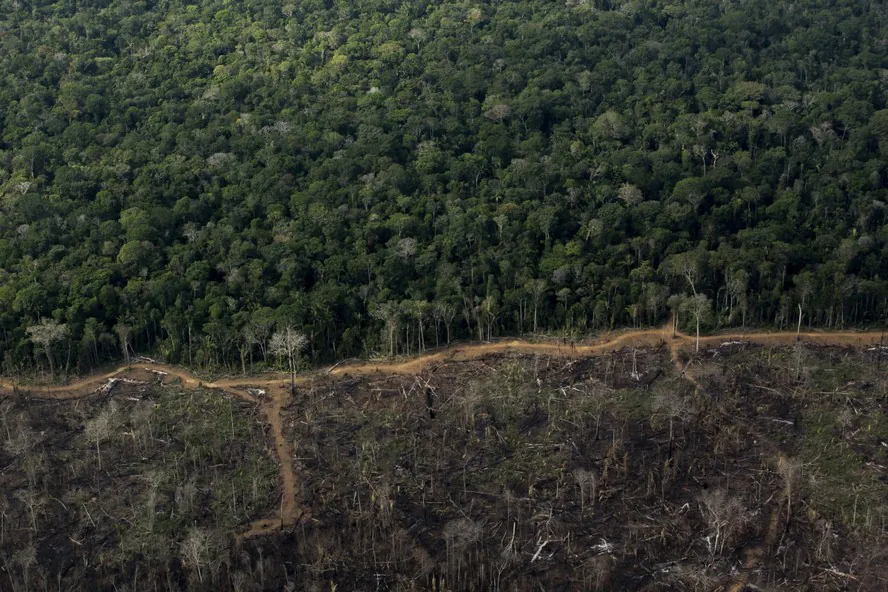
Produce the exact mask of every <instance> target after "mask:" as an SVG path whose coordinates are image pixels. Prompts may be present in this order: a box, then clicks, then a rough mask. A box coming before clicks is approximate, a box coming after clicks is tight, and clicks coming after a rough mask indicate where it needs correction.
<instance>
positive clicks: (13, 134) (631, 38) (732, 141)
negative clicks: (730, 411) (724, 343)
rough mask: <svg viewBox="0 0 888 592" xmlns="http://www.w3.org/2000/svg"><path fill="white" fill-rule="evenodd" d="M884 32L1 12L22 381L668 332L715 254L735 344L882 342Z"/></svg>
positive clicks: (743, 13)
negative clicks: (850, 336) (516, 337)
mask: <svg viewBox="0 0 888 592" xmlns="http://www.w3.org/2000/svg"><path fill="white" fill-rule="evenodd" d="M885 10H886V9H885V6H884V4H883V3H878V2H856V1H855V2H852V1H850V0H839V1H838V2H825V1H824V0H803V1H801V2H796V3H795V4H793V5H792V7H791V8H786V7H784V6H782V5H781V4H780V3H775V2H766V1H765V0H748V1H746V2H720V3H711V2H701V1H696V0H694V1H689V2H680V3H663V2H658V1H651V2H629V1H624V0H619V1H594V2H586V1H569V2H544V1H542V0H525V1H523V2H508V3H503V2H493V3H484V4H474V3H471V2H447V3H443V4H441V3H434V2H428V1H426V0H412V1H410V2H404V1H396V0H392V1H387V0H373V1H367V2H353V3H330V2H318V1H316V0H309V1H306V2H300V3H294V4H286V5H282V4H281V3H279V2H271V1H270V0H249V1H246V2H242V3H239V4H238V6H237V9H235V8H233V7H232V6H231V5H229V4H228V3H226V2H222V1H221V0H201V1H199V2H191V3H186V2H178V1H177V2H164V3H157V2H154V1H152V0H149V1H137V2H131V1H123V0H105V1H100V2H81V3H48V2H37V3H34V2H29V3H21V2H4V3H3V10H0V76H2V82H0V329H2V339H0V352H2V359H3V360H4V370H5V371H6V372H14V371H17V370H20V369H21V368H22V367H24V366H31V365H33V364H35V363H38V364H41V365H43V364H48V365H49V366H50V367H51V368H55V367H59V368H64V370H65V371H67V372H72V371H75V370H81V371H82V370H86V369H89V368H90V367H93V366H95V365H98V364H100V363H102V362H103V361H105V360H108V359H111V358H122V357H124V353H125V352H124V348H126V347H128V346H127V345H125V344H124V343H123V342H122V341H121V340H120V339H119V338H118V336H117V335H116V333H115V332H114V327H115V326H117V325H118V324H119V323H121V322H124V323H125V324H126V325H127V326H129V327H130V328H131V335H130V341H129V342H128V343H129V347H131V348H132V349H133V350H134V351H143V352H144V351H156V352H159V353H161V354H162V355H163V356H164V357H166V358H168V359H169V360H170V361H175V362H187V363H189V364H200V365H230V366H240V367H241V368H243V369H245V368H246V364H247V362H248V361H249V362H250V363H251V364H253V363H254V362H255V363H264V362H265V361H266V359H267V358H268V356H267V340H268V337H265V338H264V341H262V338H254V339H252V340H248V339H247V338H246V337H245V335H247V334H248V333H249V331H247V329H248V328H249V327H251V326H252V324H254V323H257V322H258V323H264V322H266V321H267V320H268V319H271V321H272V323H274V322H277V323H278V324H279V325H280V326H289V325H293V326H296V327H299V328H300V330H301V331H303V332H304V333H305V334H306V336H307V337H308V338H309V344H308V353H309V356H310V357H311V358H314V359H317V358H332V357H342V356H348V355H355V354H361V353H365V352H371V351H389V352H392V353H398V352H405V353H409V352H411V351H415V350H416V349H421V348H423V347H426V346H428V345H431V343H432V342H433V341H434V342H435V343H440V342H443V341H445V340H449V339H451V338H456V337H480V338H489V337H491V336H494V335H498V334H506V333H511V334H514V333H520V332H522V331H530V330H534V331H541V330H546V331H567V332H570V331H584V330H590V329H600V328H608V327H614V326H617V325H628V324H639V323H655V322H661V321H662V320H664V319H665V316H666V315H667V314H668V311H669V309H670V306H671V305H668V304H667V301H668V297H669V295H670V294H675V295H684V294H690V293H691V290H690V289H689V288H690V286H689V285H688V282H687V281H686V280H685V279H684V278H683V277H681V276H680V275H675V274H672V273H670V271H669V269H668V267H669V266H668V265H664V262H666V261H668V260H669V258H670V257H671V256H673V255H676V254H680V253H690V252H693V253H695V254H699V255H700V266H699V267H700V269H699V277H698V279H697V283H698V285H696V286H695V291H698V292H701V293H704V294H706V295H707V296H708V297H709V298H710V299H711V300H712V307H713V313H714V319H713V321H712V322H713V323H716V324H720V325H739V324H749V323H754V324H773V325H777V326H787V325H790V324H793V323H794V322H795V320H796V316H797V314H798V305H802V309H803V310H802V316H803V318H804V320H805V322H806V323H807V324H815V325H820V326H830V327H831V326H836V325H842V324H852V323H853V324H859V323H873V322H876V321H879V320H881V319H883V318H884V316H885V313H886V301H888V300H886V297H888V285H886V283H885V279H884V278H885V277H888V268H886V265H888V263H886V262H888V256H886V255H888V252H886V240H888V235H886V232H885V228H886V226H885V215H886V203H888V196H886V189H885V184H886V181H888V172H886V168H885V159H884V156H885V154H886V152H885V146H886V143H888V136H886V134H888V131H886V130H888V117H886V106H888V105H886V94H885V90H884V89H885V72H886V68H888V53H886V46H885V44H884V43H882V42H881V41H880V40H881V39H883V38H884V32H883V30H882V29H883V23H884V22H885V18H886V13H885ZM796 278H803V279H802V280H801V281H797V280H796ZM672 308H673V309H674V310H679V309H680V307H679V306H678V305H677V304H676V306H672ZM382 309H385V310H390V311H391V314H390V315H389V316H387V317H386V316H385V315H383V317H384V318H381V317H380V315H378V314H375V311H377V310H382ZM437 311H449V312H448V313H447V314H439V312H437ZM42 319H52V320H54V321H55V322H57V323H60V324H64V325H66V326H67V327H68V328H69V333H68V339H67V340H64V341H59V342H57V343H54V344H53V346H52V347H51V348H43V347H37V346H36V345H35V344H34V343H33V342H32V341H30V340H29V339H28V334H27V332H26V331H27V328H28V327H31V326H34V325H37V324H38V323H40V322H42V321H41V320H42ZM682 322H683V323H685V324H688V323H690V322H691V319H689V318H685V319H682ZM254 337H255V335H254Z"/></svg>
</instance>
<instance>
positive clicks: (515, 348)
mask: <svg viewBox="0 0 888 592" xmlns="http://www.w3.org/2000/svg"><path fill="white" fill-rule="evenodd" d="M671 327H672V324H671V322H670V323H668V324H667V325H666V326H664V327H661V328H654V329H639V330H631V331H624V332H621V333H618V334H614V335H605V336H603V337H602V338H601V339H600V340H598V341H597V342H595V343H588V344H586V343H584V344H574V343H567V342H561V343H555V342H551V341H549V342H531V341H526V340H523V339H512V340H503V341H496V342H492V343H467V344H460V345H455V346H452V347H449V348H446V349H442V350H439V351H435V352H432V353H428V354H423V355H420V356H417V357H415V358H411V359H409V360H406V361H402V362H391V363H375V362H358V363H354V364H343V365H337V366H333V367H332V368H330V369H328V370H323V371H321V373H322V374H325V375H328V376H334V377H336V376H346V375H347V376H361V375H367V374H376V373H382V374H402V375H411V374H416V373H418V372H421V371H422V370H424V369H426V368H428V367H429V366H430V365H433V364H436V363H441V362H459V361H467V360H473V359H478V358H480V357H483V356H485V355H489V354H503V353H513V352H514V353H528V354H546V355H552V356H559V357H583V356H592V355H598V354H602V353H607V352H612V351H616V350H619V349H621V348H625V347H641V346H656V345H660V344H663V343H668V344H669V349H670V352H671V358H672V361H673V363H674V364H675V366H676V368H677V369H678V371H679V372H680V373H681V374H682V375H683V376H685V377H686V378H687V379H688V380H690V381H691V382H692V383H693V384H694V385H695V386H697V387H698V388H699V385H697V382H696V381H695V380H694V379H693V377H692V376H690V375H689V374H688V373H687V372H686V368H684V367H683V366H682V364H681V361H680V359H679V351H680V350H681V349H682V348H688V347H693V346H694V345H695V341H696V339H695V337H693V336H690V335H686V334H684V333H678V332H676V333H674V334H673V332H672V328H671ZM882 337H883V333H882V332H879V331H870V332H856V331H842V332H807V333H800V334H798V335H797V334H796V333H792V332H782V333H770V332H749V333H727V334H720V335H708V336H705V337H700V345H701V346H706V345H713V344H719V343H724V342H727V341H742V342H747V343H755V344H761V345H779V344H792V343H796V342H797V341H798V340H801V341H802V342H803V343H816V344H820V345H836V346H858V347H859V346H864V345H873V344H878V343H881V341H882ZM133 371H145V372H150V373H153V374H155V375H157V376H159V377H160V378H161V380H162V381H163V382H167V381H168V379H170V378H172V379H178V380H180V381H181V383H182V386H184V387H185V388H190V389H194V388H207V389H215V390H220V391H224V392H225V393H227V394H229V395H232V396H235V397H238V398H240V399H243V400H245V401H247V402H250V403H254V404H257V405H259V406H260V409H261V410H262V413H263V415H264V416H265V418H266V421H267V422H268V424H269V426H270V428H271V435H272V439H273V443H274V444H273V445H274V449H275V454H276V456H277V458H278V461H279V464H280V479H281V507H280V512H279V513H278V515H276V516H271V517H267V518H263V519H261V520H257V521H255V522H252V523H251V524H249V525H247V526H246V527H245V529H244V531H243V533H242V536H244V537H255V536H263V535H268V534H272V533H275V532H278V531H280V530H281V529H285V528H288V527H292V526H293V525H295V524H296V523H297V522H298V521H300V520H303V519H305V518H306V517H308V514H307V513H306V511H305V510H304V509H303V508H300V507H299V504H298V503H297V493H296V472H295V469H294V468H293V448H292V446H291V445H290V443H289V442H288V441H287V439H286V438H285V437H284V430H283V425H282V420H281V411H282V409H283V408H284V407H285V406H286V404H287V402H288V401H289V399H290V396H291V393H290V391H289V384H290V379H289V377H285V376H281V375H279V374H278V375H266V376H256V377H240V378H230V379H224V380H218V381H216V382H204V381H202V380H201V379H199V378H198V377H196V376H194V375H193V374H191V373H189V372H188V371H187V370H185V369H183V368H180V367H177V366H171V365H167V364H161V363H158V362H155V361H153V360H145V359H140V360H137V361H136V362H133V363H130V364H127V365H123V366H120V367H119V368H117V369H115V370H113V371H111V372H107V373H104V374H97V375H92V376H88V377H85V378H82V379H79V380H76V381H74V382H70V383H68V384H51V385H36V384H35V385H32V384H19V383H14V382H13V381H10V380H0V396H8V395H9V394H11V393H12V392H13V391H18V392H20V393H25V394H28V395H32V396H34V395H36V396H39V397H41V398H53V399H77V398H80V397H85V396H88V395H91V394H93V393H95V392H97V391H99V390H101V389H102V388H103V387H104V386H105V385H106V384H108V382H109V381H110V380H112V379H114V378H120V377H123V376H124V375H126V374H128V373H131V372H133ZM316 376H317V373H316V372H312V373H307V374H301V375H299V376H297V377H296V384H297V385H303V384H306V383H308V382H309V381H310V380H312V378H314V377H316ZM248 388H249V389H252V390H247V389H248ZM255 389H260V391H257V390H255ZM261 391H264V393H261ZM252 393H260V394H258V395H254V394H252Z"/></svg>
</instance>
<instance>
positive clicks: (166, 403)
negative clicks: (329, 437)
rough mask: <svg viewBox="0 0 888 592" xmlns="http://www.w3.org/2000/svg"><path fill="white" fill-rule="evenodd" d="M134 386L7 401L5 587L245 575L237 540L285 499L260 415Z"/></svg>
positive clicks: (108, 585)
mask: <svg viewBox="0 0 888 592" xmlns="http://www.w3.org/2000/svg"><path fill="white" fill-rule="evenodd" d="M141 379H145V380H141ZM128 380H133V381H134V382H123V381H121V382H119V383H117V384H114V385H113V388H112V389H110V391H109V392H107V393H106V392H103V391H102V390H99V391H98V392H96V393H95V394H93V395H90V396H88V397H85V398H81V399H77V400H59V399H39V398H37V399H35V398H25V397H18V398H12V399H6V400H3V401H0V420H2V429H3V440H4V446H3V448H2V450H0V466H2V467H3V470H2V471H0V491H2V495H0V510H2V514H0V518H2V527H0V559H2V567H3V573H2V574H0V589H3V590H19V591H30V590H44V589H49V588H46V587H47V586H49V587H50V588H52V589H55V588H56V586H60V588H59V589H65V590H67V589H75V590H76V589H83V590H87V589H89V590H98V589H102V590H107V589H115V587H116V589H118V590H122V589H129V590H150V589H154V587H155V586H159V588H158V589H171V588H172V589H176V587H180V586H181V587H187V586H188V585H189V583H190V582H194V583H197V584H199V583H200V580H202V579H204V578H207V580H208V581H209V579H210V578H211V575H213V574H215V573H217V572H219V571H220V570H227V571H231V572H232V573H236V572H238V570H239V569H240V567H241V566H239V565H232V561H231V559H230V557H229V556H230V555H231V553H230V548H231V547H232V541H233V540H234V537H233V536H232V533H233V532H234V531H235V530H236V528H237V527H238V526H239V525H240V524H242V523H243V522H245V521H246V520H248V519H249V518H250V517H251V516H254V515H256V514H260V513H263V512H267V511H269V510H270V509H271V508H272V507H273V506H274V504H275V502H276V495H277V494H276V493H275V491H276V471H275V467H274V463H273V461H272V459H271V457H270V456H269V455H268V453H267V451H266V448H267V444H266V437H265V434H264V433H263V429H262V424H261V423H259V422H257V419H256V417H255V415H256V410H255V409H254V408H253V406H251V405H249V404H247V403H244V402H241V401H238V400H237V399H234V398H230V397H220V396H219V395H218V394H217V393H215V392H209V391H205V390H195V391H189V392H185V391H183V390H181V389H180V388H178V387H176V386H165V387H163V386H159V385H158V384H156V383H155V382H154V381H153V380H152V378H151V377H150V376H137V377H136V378H132V379H128ZM198 564H200V567H201V573H200V574H198V573H197V570H196V569H193V568H196V567H197V565H198ZM223 564H227V565H224V567H223ZM247 569H249V568H247Z"/></svg>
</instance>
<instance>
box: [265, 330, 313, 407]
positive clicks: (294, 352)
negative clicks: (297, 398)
mask: <svg viewBox="0 0 888 592" xmlns="http://www.w3.org/2000/svg"><path fill="white" fill-rule="evenodd" d="M307 344H308V338H307V337H306V336H305V334H304V333H300V332H299V331H296V330H295V329H293V327H290V326H286V327H284V328H283V329H281V330H280V331H276V332H275V334H274V335H272V336H271V343H270V345H269V351H270V352H271V353H272V355H275V356H277V357H278V358H279V359H286V360H287V366H288V368H289V369H290V391H291V392H295V391H296V365H297V362H298V361H299V354H300V353H301V352H302V350H303V349H305V346H306V345H307Z"/></svg>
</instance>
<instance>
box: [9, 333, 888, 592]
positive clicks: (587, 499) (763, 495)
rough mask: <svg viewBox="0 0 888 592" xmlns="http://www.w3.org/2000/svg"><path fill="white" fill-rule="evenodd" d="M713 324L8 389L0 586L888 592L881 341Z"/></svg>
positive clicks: (887, 403)
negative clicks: (405, 367) (263, 524)
mask: <svg viewBox="0 0 888 592" xmlns="http://www.w3.org/2000/svg"><path fill="white" fill-rule="evenodd" d="M711 343H712V346H711V347H709V348H704V349H703V350H701V351H700V352H699V353H690V352H679V351H678V350H677V349H676V348H671V347H669V344H668V343H667V344H664V345H661V346H659V347H656V346H645V347H636V348H625V349H622V350H618V351H614V352H603V353H600V354H596V355H590V356H585V357H584V356H577V357H575V358H571V357H568V356H565V355H564V352H557V353H556V354H553V353H552V352H550V351H548V350H544V351H543V353H541V354H533V353H526V352H513V353H490V354H487V353H486V352H485V353H484V354H483V355H481V356H480V357H477V358H475V359H463V360H461V361H453V360H449V361H448V359H447V357H445V356H436V357H434V358H432V360H433V361H432V363H430V364H428V365H425V366H421V365H417V366H416V373H401V374H395V373H391V372H377V373H373V372H368V370H367V369H366V368H364V369H362V371H361V372H360V373H357V372H356V373H355V374H352V375H349V374H345V375H338V376H333V375H332V374H324V373H318V374H314V375H312V376H309V377H302V378H300V380H299V385H298V386H297V390H296V393H295V395H294V396H293V397H292V398H290V397H286V396H283V395H285V394H286V393H285V392H284V391H280V392H278V390H280V389H287V388H288V387H287V386H286V385H285V384H284V382H286V381H281V382H274V381H264V382H262V381H257V382H256V384H257V385H259V386H262V387H263V388H265V389H271V390H268V392H267V393H266V392H265V391H261V390H256V391H254V393H253V395H255V399H254V401H253V402H252V403H251V402H250V401H249V400H248V401H244V400H242V399H239V398H237V397H234V396H231V395H230V393H226V392H223V391H221V390H206V389H202V388H199V387H197V386H196V384H194V385H192V384H188V385H187V386H186V385H185V384H182V385H179V386H176V385H175V384H174V385H172V386H159V385H157V384H155V383H154V382H153V381H152V377H151V376H150V375H144V376H143V375H139V374H136V375H133V374H127V377H129V378H131V379H136V380H137V381H139V382H136V383H125V382H120V383H118V384H116V385H115V388H114V389H113V390H112V391H111V392H110V393H102V392H101V391H100V392H97V393H95V394H93V395H89V396H88V397H86V398H81V399H76V400H57V399H53V400H49V399H46V400H43V399H35V398H25V397H20V398H13V399H6V400H4V401H2V419H3V425H2V427H3V430H4V433H3V436H4V447H3V450H2V452H0V463H2V467H4V468H3V469H2V472H0V485H2V487H3V493H4V495H3V496H2V499H0V502H2V504H3V505H2V509H3V512H2V528H0V537H2V550H0V557H2V560H3V565H2V567H3V574H0V576H2V577H3V578H5V580H4V581H3V583H2V585H0V588H3V589H6V588H7V587H8V588H9V589H11V590H32V589H44V587H45V586H54V585H55V583H56V582H58V581H61V582H63V589H66V588H65V585H67V587H68V588H70V586H72V585H73V586H75V587H74V589H78V588H77V587H76V586H77V585H80V586H81V588H80V589H90V587H89V586H86V587H85V588H84V587H83V586H84V585H85V584H83V582H94V583H97V585H98V586H99V587H100V588H109V589H113V587H115V586H116V588H117V589H118V590H124V589H129V590H142V589H154V588H155V587H156V589H158V590H176V589H178V590H181V589H192V590H211V589H212V590H222V591H228V590H237V591H251V590H281V589H291V590H302V589H305V590H331V589H339V590H342V589H346V590H352V589H354V590H367V589H374V590H424V589H435V590H468V589H475V590H495V589H502V590H539V589H545V590H577V589H585V590H610V589H626V590H716V589H721V590H734V591H740V590H743V589H744V588H746V587H748V589H757V588H758V589H769V590H844V589H854V590H883V589H885V587H886V584H888V579H886V578H888V557H886V553H885V551H884V549H885V548H886V546H888V531H886V523H888V503H886V501H885V500H886V499H888V416H886V408H888V396H886V393H888V381H886V378H885V376H884V369H883V360H882V355H881V353H880V350H879V349H878V348H870V349H867V348H865V347H858V348H852V347H846V348H838V347H823V346H813V345H801V344H799V345H776V344H774V345H767V346H762V345H751V344H748V343H739V342H725V343H720V342H711ZM121 376H122V375H121ZM228 382H231V383H232V384H231V385H229V387H232V385H233V384H234V382H233V381H228ZM228 382H226V383H224V384H228ZM243 383H244V384H247V383H249V379H244V381H243ZM217 384H223V383H217ZM232 388H233V387H232ZM275 389H278V390H275ZM253 395H251V397H253ZM275 401H281V402H282V403H281V404H282V405H283V409H282V411H281V412H280V414H279V415H278V414H277V413H276V412H275V415H274V417H275V418H276V419H279V420H280V422H281V425H282V427H283V436H282V437H283V438H284V439H285V441H286V442H287V443H289V444H290V445H292V449H293V451H292V457H293V458H292V466H289V464H287V465H286V466H284V467H281V469H282V470H281V471H280V472H279V471H277V470H276V468H275V466H274V460H275V448H276V447H278V443H279V441H280V438H281V436H280V435H275V436H274V437H272V432H273V431H274V430H273V428H272V427H269V426H267V425H266V421H267V420H268V417H266V416H267V415H268V413H269V411H268V409H273V405H272V406H270V405H271V404H272V403H274V402H275ZM263 410H264V411H263ZM269 417H270V416H269ZM277 456H278V457H280V456H281V455H280V450H279V449H278V450H277ZM100 458H101V463H102V464H101V467H100V466H99V460H100ZM287 471H290V473H289V474H290V475H291V479H294V480H295V483H296V490H297V491H296V495H295V497H296V504H297V507H298V509H299V511H298V516H297V518H296V519H295V520H289V521H287V520H283V519H281V520H280V524H283V526H279V527H272V528H269V529H267V530H266V531H265V532H263V533H261V534H262V536H252V537H247V538H245V536H244V534H245V528H247V527H246V526H245V525H249V524H251V523H253V522H254V521H255V520H256V519H258V518H262V517H268V516H272V517H273V516H275V515H276V512H279V511H280V513H281V514H283V507H284V504H283V501H284V500H283V499H282V497H281V475H286V474H287ZM294 522H295V524H293V523H294ZM270 523H272V524H273V521H271V522H270ZM291 524H292V525H291ZM254 534H255V533H254ZM90 585H92V584H90ZM92 589H94V587H93V588H92Z"/></svg>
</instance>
